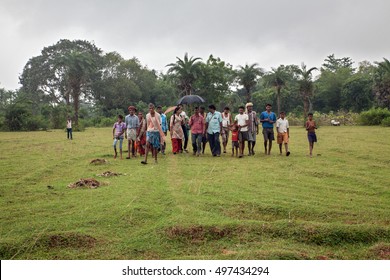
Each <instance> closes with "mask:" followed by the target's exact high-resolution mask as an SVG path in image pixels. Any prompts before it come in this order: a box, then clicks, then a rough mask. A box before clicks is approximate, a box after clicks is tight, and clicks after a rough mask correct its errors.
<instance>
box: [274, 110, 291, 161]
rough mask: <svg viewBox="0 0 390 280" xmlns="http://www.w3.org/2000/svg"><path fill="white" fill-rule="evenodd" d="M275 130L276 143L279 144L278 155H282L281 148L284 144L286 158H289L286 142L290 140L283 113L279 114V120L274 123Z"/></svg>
mask: <svg viewBox="0 0 390 280" xmlns="http://www.w3.org/2000/svg"><path fill="white" fill-rule="evenodd" d="M276 130H277V132H278V136H277V142H278V144H279V151H280V155H282V146H283V143H284V147H285V148H286V156H289V155H290V151H289V150H288V142H289V139H290V126H289V124H288V120H287V119H286V114H285V113H284V112H280V118H279V119H278V120H277V121H276Z"/></svg>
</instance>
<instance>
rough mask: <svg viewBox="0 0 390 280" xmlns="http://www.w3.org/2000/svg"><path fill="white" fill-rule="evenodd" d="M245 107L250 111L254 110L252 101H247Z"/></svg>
mask: <svg viewBox="0 0 390 280" xmlns="http://www.w3.org/2000/svg"><path fill="white" fill-rule="evenodd" d="M245 107H246V109H247V110H248V112H252V110H253V103H252V102H248V103H246V105H245Z"/></svg>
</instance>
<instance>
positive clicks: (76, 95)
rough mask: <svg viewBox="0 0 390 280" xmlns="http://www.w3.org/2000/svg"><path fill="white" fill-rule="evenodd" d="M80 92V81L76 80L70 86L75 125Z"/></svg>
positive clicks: (77, 121)
mask: <svg viewBox="0 0 390 280" xmlns="http://www.w3.org/2000/svg"><path fill="white" fill-rule="evenodd" d="M80 93H81V86H80V83H78V82H76V83H74V84H73V86H72V97H73V106H74V124H75V125H76V126H77V125H78V124H79V107H80Z"/></svg>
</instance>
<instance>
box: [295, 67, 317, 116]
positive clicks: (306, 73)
mask: <svg viewBox="0 0 390 280" xmlns="http://www.w3.org/2000/svg"><path fill="white" fill-rule="evenodd" d="M314 70H318V69H317V68H316V67H312V68H310V69H309V70H307V67H306V65H305V64H304V63H302V64H301V68H298V69H297V74H298V75H299V80H298V84H299V92H300V93H301V97H302V100H303V114H304V118H305V117H306V116H307V114H308V113H309V109H310V104H311V101H310V98H311V97H312V96H313V81H312V72H313V71H314Z"/></svg>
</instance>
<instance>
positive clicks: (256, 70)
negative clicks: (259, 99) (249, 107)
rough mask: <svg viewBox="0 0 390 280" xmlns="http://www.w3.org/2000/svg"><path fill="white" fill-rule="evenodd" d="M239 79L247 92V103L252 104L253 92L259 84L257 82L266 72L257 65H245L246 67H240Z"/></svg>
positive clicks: (238, 71)
mask: <svg viewBox="0 0 390 280" xmlns="http://www.w3.org/2000/svg"><path fill="white" fill-rule="evenodd" d="M238 67H239V69H238V70H237V72H236V73H237V78H238V83H239V84H240V85H242V86H243V87H244V89H245V91H246V101H247V102H250V101H251V99H252V92H251V90H252V89H253V88H254V87H255V85H256V84H257V80H258V78H259V77H260V76H262V75H263V74H264V70H263V69H261V68H260V67H258V64H257V63H253V64H252V65H248V64H245V66H244V67H243V66H238Z"/></svg>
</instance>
